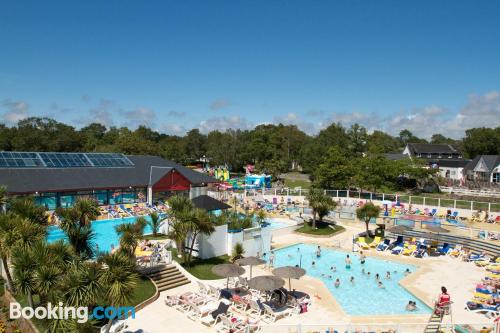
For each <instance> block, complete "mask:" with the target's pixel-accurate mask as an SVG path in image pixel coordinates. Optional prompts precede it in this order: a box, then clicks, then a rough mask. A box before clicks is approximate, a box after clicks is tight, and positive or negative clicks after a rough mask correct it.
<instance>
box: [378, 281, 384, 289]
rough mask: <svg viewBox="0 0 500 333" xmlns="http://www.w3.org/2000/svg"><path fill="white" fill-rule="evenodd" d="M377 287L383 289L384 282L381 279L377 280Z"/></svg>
mask: <svg viewBox="0 0 500 333" xmlns="http://www.w3.org/2000/svg"><path fill="white" fill-rule="evenodd" d="M378 287H379V288H380V289H385V287H384V284H383V283H382V281H379V282H378Z"/></svg>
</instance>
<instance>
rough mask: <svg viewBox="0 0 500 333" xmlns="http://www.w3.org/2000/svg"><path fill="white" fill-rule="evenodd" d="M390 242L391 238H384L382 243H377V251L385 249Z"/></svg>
mask: <svg viewBox="0 0 500 333" xmlns="http://www.w3.org/2000/svg"><path fill="white" fill-rule="evenodd" d="M390 244H391V240H390V239H388V238H386V239H384V241H383V242H382V243H380V244H379V245H377V251H385V250H387V248H388V247H389V245H390Z"/></svg>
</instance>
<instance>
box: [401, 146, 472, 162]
mask: <svg viewBox="0 0 500 333" xmlns="http://www.w3.org/2000/svg"><path fill="white" fill-rule="evenodd" d="M403 154H406V155H408V156H410V157H412V158H413V157H416V158H425V159H462V158H463V154H462V152H461V151H460V149H459V148H458V147H456V146H454V145H445V144H429V143H408V144H407V145H406V147H405V149H404V150H403Z"/></svg>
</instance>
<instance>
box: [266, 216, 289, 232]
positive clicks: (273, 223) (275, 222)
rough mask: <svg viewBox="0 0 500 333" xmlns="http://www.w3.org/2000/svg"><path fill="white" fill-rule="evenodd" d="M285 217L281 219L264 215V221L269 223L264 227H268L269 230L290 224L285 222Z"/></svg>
mask: <svg viewBox="0 0 500 333" xmlns="http://www.w3.org/2000/svg"><path fill="white" fill-rule="evenodd" d="M286 221H287V220H286V219H281V218H278V217H266V222H267V223H269V224H268V225H267V226H265V227H264V228H270V229H271V230H275V229H282V228H286V227H289V226H291V224H289V223H287V222H286Z"/></svg>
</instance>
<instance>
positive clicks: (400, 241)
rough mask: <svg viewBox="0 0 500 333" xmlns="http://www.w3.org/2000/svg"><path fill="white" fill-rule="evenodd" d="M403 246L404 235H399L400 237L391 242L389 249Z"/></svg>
mask: <svg viewBox="0 0 500 333" xmlns="http://www.w3.org/2000/svg"><path fill="white" fill-rule="evenodd" d="M398 246H399V247H402V246H403V236H398V238H397V239H396V240H395V241H394V242H392V243H391V244H389V248H388V250H392V249H394V248H395V247H398Z"/></svg>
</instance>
